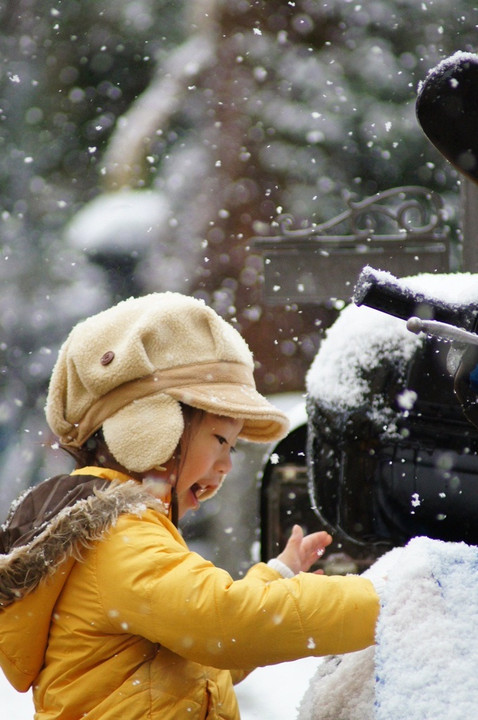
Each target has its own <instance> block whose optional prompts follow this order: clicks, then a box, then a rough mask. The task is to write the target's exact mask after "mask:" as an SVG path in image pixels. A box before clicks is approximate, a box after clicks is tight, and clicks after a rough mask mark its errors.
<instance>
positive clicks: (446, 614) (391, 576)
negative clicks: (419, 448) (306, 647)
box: [298, 537, 478, 720]
mask: <svg viewBox="0 0 478 720" xmlns="http://www.w3.org/2000/svg"><path fill="white" fill-rule="evenodd" d="M367 574H368V575H369V576H370V577H372V578H376V579H380V580H383V579H384V580H385V582H384V583H383V585H384V589H383V591H382V593H381V605H382V607H381V611H380V618H379V621H378V625H377V632H376V647H375V648H369V649H367V650H363V651H361V652H359V653H353V654H351V655H348V656H341V657H333V658H332V657H331V658H327V659H326V660H325V662H324V663H323V664H322V665H320V666H319V669H318V671H317V673H316V675H315V676H314V677H313V678H312V680H311V682H310V685H309V688H308V690H307V691H306V693H305V695H304V697H303V699H302V703H301V706H300V710H299V715H298V720H351V718H353V720H425V718H426V719H427V720H428V719H430V720H431V718H433V720H463V718H472V717H475V715H476V707H477V705H478V682H477V680H476V667H477V663H478V548H477V547H475V546H469V545H466V544H465V543H445V542H443V541H441V540H431V539H429V538H423V537H420V538H414V539H413V540H411V541H410V543H409V544H408V545H407V546H406V547H405V548H395V549H394V550H391V551H390V552H389V553H387V554H386V555H384V556H383V557H381V558H380V560H378V561H377V562H376V563H375V565H374V566H372V567H371V568H370V569H369V570H368V571H367V572H366V573H365V575H367Z"/></svg>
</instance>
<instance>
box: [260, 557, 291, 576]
mask: <svg viewBox="0 0 478 720" xmlns="http://www.w3.org/2000/svg"><path fill="white" fill-rule="evenodd" d="M267 565H268V567H270V568H272V569H273V570H276V571H277V572H278V573H279V574H280V575H282V577H284V578H293V577H294V575H295V572H294V571H293V570H291V568H290V567H289V566H288V565H286V564H285V562H282V560H279V558H271V559H270V560H269V562H268V563H267Z"/></svg>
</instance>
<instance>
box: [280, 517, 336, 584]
mask: <svg viewBox="0 0 478 720" xmlns="http://www.w3.org/2000/svg"><path fill="white" fill-rule="evenodd" d="M331 542H332V537H331V535H329V533H328V532H325V530H321V531H320V532H315V533H311V534H310V535H306V536H305V537H304V533H303V531H302V528H301V527H300V525H294V527H293V528H292V532H291V535H290V538H289V540H288V541H287V545H286V546H285V548H284V550H283V551H282V552H281V554H280V555H279V556H278V559H279V560H281V561H282V562H283V563H284V565H287V567H289V568H290V569H291V570H292V571H293V572H294V573H296V574H297V573H298V572H300V571H301V570H302V571H305V572H307V570H308V569H309V568H310V567H311V566H312V565H313V564H314V563H315V562H317V560H318V558H320V557H322V555H323V553H324V550H325V548H326V547H327V545H330V543H331ZM319 572H321V571H319Z"/></svg>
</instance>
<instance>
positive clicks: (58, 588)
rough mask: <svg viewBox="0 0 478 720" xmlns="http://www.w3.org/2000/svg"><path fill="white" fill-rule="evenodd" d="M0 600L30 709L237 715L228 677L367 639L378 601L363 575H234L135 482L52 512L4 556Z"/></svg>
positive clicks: (1, 635)
mask: <svg viewBox="0 0 478 720" xmlns="http://www.w3.org/2000/svg"><path fill="white" fill-rule="evenodd" d="M87 470H88V474H89V475H91V474H92V473H95V474H96V475H98V476H100V475H101V476H102V477H108V476H109V477H110V479H111V477H113V476H116V475H117V474H113V473H110V471H106V472H105V471H104V470H101V471H99V470H98V469H92V468H88V469H87ZM120 479H121V480H124V479H125V478H120ZM32 504H34V503H32ZM88 523H89V525H88ZM87 526H88V527H87ZM59 547H61V548H62V549H61V551H59V549H58V548H59ZM25 548H26V549H27V550H26V551H25ZM32 562H33V563H34V566H31V563H32ZM42 564H43V569H42ZM22 573H23V584H22ZM28 573H29V574H28ZM32 578H33V579H32ZM0 603H1V604H2V606H3V609H2V610H1V612H0V665H1V666H2V667H3V669H4V671H5V673H6V675H7V677H8V678H9V679H10V681H11V682H12V684H13V685H14V686H15V687H16V688H17V689H19V690H26V689H28V688H29V687H30V686H31V685H33V697H34V702H35V708H36V714H35V718H36V720H53V718H55V720H78V719H79V718H87V719H88V720H93V719H94V720H113V718H114V720H118V718H122V719H123V718H124V719H125V720H140V719H141V720H144V719H145V718H151V719H158V720H159V718H160V719H161V720H168V719H169V718H194V719H195V720H199V718H201V719H202V718H215V719H217V720H232V719H235V720H237V719H238V718H239V711H238V707H237V703H236V699H235V693H234V690H233V687H232V686H233V683H234V682H235V681H238V680H240V679H242V678H243V677H244V676H245V674H246V673H247V672H249V671H250V670H251V669H253V668H254V667H256V666H260V665H268V664H273V663H278V662H283V661H288V660H294V659H298V658H301V657H305V656H310V655H316V656H319V655H328V654H332V653H344V652H349V651H354V650H359V649H362V648H364V647H366V646H368V645H370V644H372V643H373V642H374V628H375V622H376V618H377V614H378V609H379V602H378V597H377V595H376V593H375V591H374V588H373V586H372V584H371V582H370V581H369V580H367V579H365V578H360V577H352V576H350V577H326V576H320V575H314V574H307V573H301V574H299V575H297V576H296V577H294V578H292V579H284V578H281V577H280V576H279V575H278V573H276V572H275V570H273V569H271V568H270V567H268V566H267V565H265V564H262V563H259V564H257V565H255V566H254V567H252V568H251V570H250V571H249V572H248V573H247V575H246V576H245V577H244V578H243V579H241V580H236V581H234V580H233V579H232V578H231V577H230V575H229V574H228V573H227V572H225V571H223V570H220V569H218V568H217V567H215V566H214V565H212V564H211V563H210V562H208V561H206V560H204V559H203V558H202V557H200V556H199V555H197V554H196V553H194V552H191V551H190V550H189V549H188V547H187V546H186V544H185V542H184V540H183V538H182V537H181V535H180V534H179V532H178V531H177V529H176V528H175V527H174V526H173V525H172V523H171V522H170V520H169V519H168V517H167V515H166V513H165V510H164V507H162V506H161V503H160V502H159V501H157V500H155V499H154V498H152V497H151V496H150V495H149V494H148V493H147V492H146V491H145V490H144V489H143V488H142V486H141V485H138V484H137V483H134V482H132V481H127V482H121V483H119V484H118V483H113V484H109V486H108V487H106V488H102V487H95V489H94V491H93V493H92V494H91V495H88V497H86V499H85V498H81V499H79V500H77V501H76V502H74V503H73V505H68V506H67V507H66V508H63V509H61V510H60V511H59V512H58V513H56V514H54V515H53V517H50V516H49V514H48V513H47V518H46V520H45V523H44V525H43V526H42V528H41V532H40V534H39V535H38V534H36V535H35V537H34V539H33V540H29V541H28V543H27V544H24V545H18V544H17V546H15V547H14V548H13V549H12V550H11V551H10V552H9V553H7V554H4V555H1V556H0Z"/></svg>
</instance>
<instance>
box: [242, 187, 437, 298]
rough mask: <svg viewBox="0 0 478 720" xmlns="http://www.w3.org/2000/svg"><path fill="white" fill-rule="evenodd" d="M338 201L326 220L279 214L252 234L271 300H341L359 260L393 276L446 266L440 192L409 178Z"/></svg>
mask: <svg viewBox="0 0 478 720" xmlns="http://www.w3.org/2000/svg"><path fill="white" fill-rule="evenodd" d="M344 202H345V204H346V210H345V211H344V212H342V213H340V214H339V215H337V216H336V217H334V218H333V219H331V220H328V221H326V222H322V223H320V224H315V223H313V224H308V225H302V226H301V227H298V228H297V227H294V225H295V224H296V223H295V220H294V218H293V217H292V216H290V215H283V216H280V217H279V218H278V219H277V221H276V222H275V223H274V224H273V225H272V226H271V228H270V229H271V234H270V235H264V236H260V237H254V238H251V243H252V244H253V246H254V247H255V248H257V249H258V250H259V251H260V252H261V253H262V254H263V257H264V296H265V299H266V301H267V302H268V303H269V304H284V303H293V302H300V303H316V304H317V303H324V302H325V303H327V302H329V301H330V300H331V299H341V300H345V301H347V300H349V299H350V297H351V294H352V291H353V283H354V281H355V279H356V278H357V276H358V274H359V273H360V271H361V270H362V268H363V267H364V266H365V265H373V266H374V267H375V268H378V269H382V270H387V271H388V272H391V273H392V274H394V275H398V276H403V275H412V274H414V273H418V272H440V273H443V272H448V271H449V270H450V242H449V228H448V227H447V225H446V212H445V208H444V203H443V199H442V197H441V196H440V195H439V194H438V193H436V192H434V191H433V190H429V189H427V188H424V187H420V186H414V185H412V186H403V187H397V188H392V189H390V190H386V191H384V192H381V193H377V194H376V195H373V196H371V197H369V198H366V199H365V200H360V201H356V200H354V198H353V197H352V196H350V197H348V198H344ZM272 233H273V234H272Z"/></svg>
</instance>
